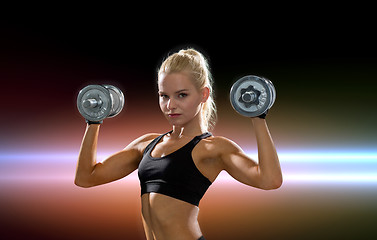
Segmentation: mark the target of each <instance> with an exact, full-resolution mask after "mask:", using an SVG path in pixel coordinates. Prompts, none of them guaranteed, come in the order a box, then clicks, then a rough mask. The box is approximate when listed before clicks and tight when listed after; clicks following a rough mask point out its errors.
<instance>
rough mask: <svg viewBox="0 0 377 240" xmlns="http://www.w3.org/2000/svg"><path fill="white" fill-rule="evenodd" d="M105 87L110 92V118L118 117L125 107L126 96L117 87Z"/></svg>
mask: <svg viewBox="0 0 377 240" xmlns="http://www.w3.org/2000/svg"><path fill="white" fill-rule="evenodd" d="M103 86H104V87H105V88H106V89H108V90H109V91H110V96H111V101H112V107H111V111H110V114H109V116H108V118H112V117H115V116H116V115H118V114H119V113H120V112H121V111H122V109H123V106H124V95H123V92H122V91H121V90H120V89H119V88H117V87H115V86H112V85H103Z"/></svg>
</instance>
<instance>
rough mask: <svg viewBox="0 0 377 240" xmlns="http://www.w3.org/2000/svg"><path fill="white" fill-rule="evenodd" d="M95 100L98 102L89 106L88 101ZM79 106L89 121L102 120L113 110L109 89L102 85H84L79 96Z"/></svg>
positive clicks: (81, 112)
mask: <svg viewBox="0 0 377 240" xmlns="http://www.w3.org/2000/svg"><path fill="white" fill-rule="evenodd" d="M91 100H94V101H95V102H97V103H98V104H92V105H90V106H89V104H88V101H91ZM77 108H78V110H79V112H80V114H81V115H82V116H83V117H84V118H85V119H87V120H89V121H93V122H96V121H102V120H103V119H105V118H106V117H107V116H108V115H109V114H110V112H111V108H112V100H111V95H110V92H109V90H107V89H106V88H105V87H104V86H101V85H88V86H86V87H84V88H83V89H82V90H81V91H80V92H79V95H78V97H77Z"/></svg>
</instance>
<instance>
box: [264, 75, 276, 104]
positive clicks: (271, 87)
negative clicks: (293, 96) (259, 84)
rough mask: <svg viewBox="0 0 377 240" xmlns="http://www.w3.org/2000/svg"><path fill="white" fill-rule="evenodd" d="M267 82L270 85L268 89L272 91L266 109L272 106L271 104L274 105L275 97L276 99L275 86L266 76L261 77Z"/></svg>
mask: <svg viewBox="0 0 377 240" xmlns="http://www.w3.org/2000/svg"><path fill="white" fill-rule="evenodd" d="M263 79H264V80H265V81H266V82H267V83H268V85H269V86H270V89H271V91H272V101H271V103H270V106H269V107H268V109H270V108H271V107H272V105H274V103H275V99H276V90H275V86H274V84H273V83H272V82H271V81H270V80H269V79H267V78H263Z"/></svg>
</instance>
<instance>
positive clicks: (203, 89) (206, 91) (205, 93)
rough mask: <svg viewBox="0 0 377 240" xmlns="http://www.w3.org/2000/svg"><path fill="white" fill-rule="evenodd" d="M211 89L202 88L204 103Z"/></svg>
mask: <svg viewBox="0 0 377 240" xmlns="http://www.w3.org/2000/svg"><path fill="white" fill-rule="evenodd" d="M209 94H210V90H209V88H208V87H204V88H202V103H205V102H206V101H207V99H208V98H209Z"/></svg>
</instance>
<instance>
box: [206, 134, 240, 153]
mask: <svg viewBox="0 0 377 240" xmlns="http://www.w3.org/2000/svg"><path fill="white" fill-rule="evenodd" d="M205 140H206V141H205V143H206V145H207V148H208V150H211V151H215V152H217V153H219V154H223V153H230V152H242V149H241V147H240V146H238V145H237V143H235V142H234V141H232V140H230V139H228V138H226V137H223V136H212V137H209V138H206V139H205Z"/></svg>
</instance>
